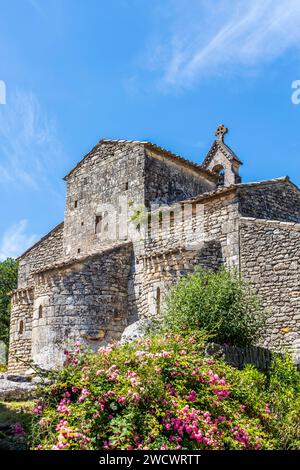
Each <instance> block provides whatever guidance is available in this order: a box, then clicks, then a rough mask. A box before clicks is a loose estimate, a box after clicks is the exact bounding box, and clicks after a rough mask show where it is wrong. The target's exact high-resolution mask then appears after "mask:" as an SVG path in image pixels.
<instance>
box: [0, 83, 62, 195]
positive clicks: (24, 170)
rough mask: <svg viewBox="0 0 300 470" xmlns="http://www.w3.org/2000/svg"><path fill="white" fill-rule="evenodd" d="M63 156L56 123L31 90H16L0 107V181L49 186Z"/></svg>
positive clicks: (1, 182) (3, 183) (1, 183)
mask: <svg viewBox="0 0 300 470" xmlns="http://www.w3.org/2000/svg"><path fill="white" fill-rule="evenodd" d="M63 158H64V152H63V149H62V146H61V144H60V142H59V139H58V137H57V132H56V128H55V123H54V122H53V120H51V119H49V117H47V115H46V113H45V112H44V111H43V110H42V109H41V106H40V103H39V101H38V99H37V98H36V97H35V95H34V94H32V93H21V92H18V93H15V94H14V95H13V96H11V97H10V98H7V104H6V105H5V106H1V109H0V185H5V184H14V185H22V186H29V187H31V188H33V189H40V188H45V186H46V187H47V186H49V184H50V177H51V174H52V173H53V171H54V170H55V169H57V166H58V165H59V164H60V163H61V161H62V160H63Z"/></svg>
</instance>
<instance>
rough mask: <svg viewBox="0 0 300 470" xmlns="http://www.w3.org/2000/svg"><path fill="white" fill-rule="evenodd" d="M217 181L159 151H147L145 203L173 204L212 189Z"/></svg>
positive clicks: (147, 204)
mask: <svg viewBox="0 0 300 470" xmlns="http://www.w3.org/2000/svg"><path fill="white" fill-rule="evenodd" d="M215 187H216V183H215V181H214V180H213V178H211V179H208V177H207V176H206V175H203V174H201V172H200V171H197V170H195V169H192V168H189V167H187V166H184V165H183V164H178V163H177V162H174V161H172V160H170V159H168V158H166V157H164V156H163V155H160V154H159V153H157V152H156V153H155V152H153V151H152V152H150V151H149V150H148V151H147V152H146V156H145V205H146V207H148V208H150V205H151V204H159V205H161V204H171V203H174V202H177V201H182V200H185V199H189V198H191V197H193V196H197V195H198V194H201V193H205V192H207V191H212V190H213V189H215Z"/></svg>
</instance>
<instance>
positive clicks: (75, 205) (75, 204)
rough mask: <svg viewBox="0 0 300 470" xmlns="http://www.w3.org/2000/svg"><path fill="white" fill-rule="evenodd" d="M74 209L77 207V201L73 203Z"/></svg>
mask: <svg viewBox="0 0 300 470" xmlns="http://www.w3.org/2000/svg"><path fill="white" fill-rule="evenodd" d="M74 207H75V209H76V207H77V201H74Z"/></svg>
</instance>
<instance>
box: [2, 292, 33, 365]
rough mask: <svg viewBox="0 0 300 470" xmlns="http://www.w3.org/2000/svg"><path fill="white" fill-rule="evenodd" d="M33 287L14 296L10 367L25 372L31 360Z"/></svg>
mask: <svg viewBox="0 0 300 470" xmlns="http://www.w3.org/2000/svg"><path fill="white" fill-rule="evenodd" d="M32 312H33V289H32V288H28V289H20V290H18V291H16V292H15V293H14V294H13V296H12V313H11V321H10V339H9V356H8V368H9V371H10V372H11V373H23V372H25V371H26V370H27V369H29V363H30V361H31V329H32Z"/></svg>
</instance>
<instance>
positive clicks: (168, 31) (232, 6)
mask: <svg viewBox="0 0 300 470" xmlns="http://www.w3.org/2000/svg"><path fill="white" fill-rule="evenodd" d="M156 21H157V27H156V28H155V32H154V33H153V36H152V38H151V40H150V46H149V50H148V53H147V63H148V65H149V67H150V68H152V69H153V70H154V71H156V72H157V73H158V75H159V77H160V78H159V81H160V85H161V86H163V87H164V88H165V89H171V88H172V87H179V88H185V87H188V86H191V85H193V84H195V83H196V82H197V81H199V80H200V79H201V78H203V77H207V76H212V75H222V74H224V73H236V72H238V73H240V72H245V71H251V72H253V70H257V69H259V68H260V67H261V66H262V65H264V64H266V63H268V62H270V61H272V60H275V59H277V58H278V57H280V56H281V55H282V54H283V53H284V52H286V51H287V50H289V49H291V48H297V49H300V28H299V24H300V1H299V0H264V1H261V0H251V1H248V0H235V1H233V0H220V1H214V2H212V1H211V0H197V1H196V0H189V2H186V0H183V1H182V0H170V1H169V2H167V4H164V7H163V8H160V9H159V10H157V11H156ZM162 22H163V27H161V24H162ZM158 25H160V28H159V27H158Z"/></svg>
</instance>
